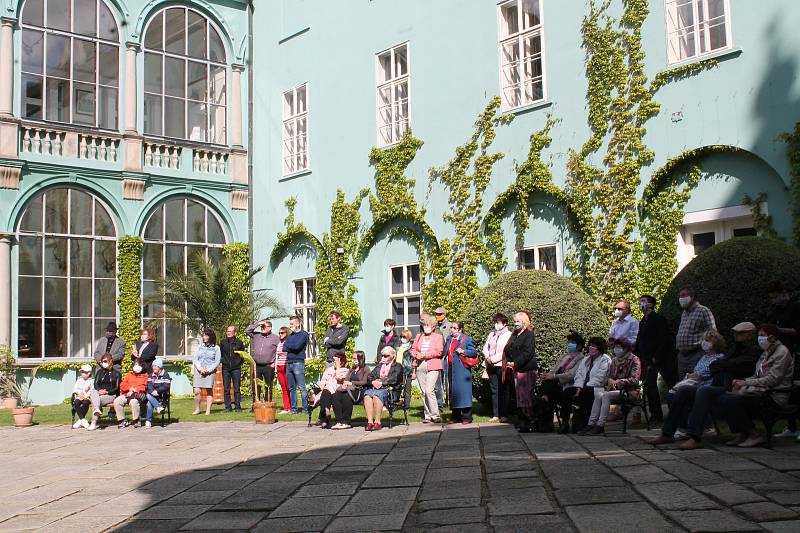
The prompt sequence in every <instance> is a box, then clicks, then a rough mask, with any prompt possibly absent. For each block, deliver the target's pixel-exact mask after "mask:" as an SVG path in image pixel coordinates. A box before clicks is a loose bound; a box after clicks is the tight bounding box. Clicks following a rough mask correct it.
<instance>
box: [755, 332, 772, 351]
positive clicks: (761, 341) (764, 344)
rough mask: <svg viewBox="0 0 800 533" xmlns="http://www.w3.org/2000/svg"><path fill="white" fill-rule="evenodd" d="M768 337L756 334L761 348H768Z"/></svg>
mask: <svg viewBox="0 0 800 533" xmlns="http://www.w3.org/2000/svg"><path fill="white" fill-rule="evenodd" d="M769 344H770V343H769V337H764V336H763V335H759V336H758V345H759V346H760V347H761V349H762V350H766V349H767V348H769Z"/></svg>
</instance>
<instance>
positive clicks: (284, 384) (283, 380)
mask: <svg viewBox="0 0 800 533" xmlns="http://www.w3.org/2000/svg"><path fill="white" fill-rule="evenodd" d="M275 369H276V370H277V372H278V383H280V385H281V392H283V409H284V410H287V409H291V408H292V404H291V403H290V400H289V379H288V378H287V377H286V365H282V366H276V367H275Z"/></svg>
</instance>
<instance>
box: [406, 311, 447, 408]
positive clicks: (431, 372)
mask: <svg viewBox="0 0 800 533" xmlns="http://www.w3.org/2000/svg"><path fill="white" fill-rule="evenodd" d="M436 326H437V322H436V319H435V318H433V317H432V316H430V315H425V316H424V318H423V319H422V333H419V334H417V337H416V338H415V339H414V344H413V345H412V346H411V355H412V356H414V366H415V368H416V374H417V383H419V387H420V389H422V395H423V396H422V399H423V402H424V408H425V418H423V419H422V422H423V423H430V422H436V423H439V422H441V421H442V419H441V417H440V416H439V404H438V402H437V401H436V382H437V381H438V379H439V374H441V372H442V354H443V353H444V339H443V338H442V336H441V334H440V333H439V332H438V331H437V330H436Z"/></svg>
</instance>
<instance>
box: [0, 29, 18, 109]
mask: <svg viewBox="0 0 800 533" xmlns="http://www.w3.org/2000/svg"><path fill="white" fill-rule="evenodd" d="M0 24H1V26H0V117H3V118H11V117H13V116H14V28H15V26H16V24H17V21H16V20H14V19H10V18H5V17H3V18H2V19H0Z"/></svg>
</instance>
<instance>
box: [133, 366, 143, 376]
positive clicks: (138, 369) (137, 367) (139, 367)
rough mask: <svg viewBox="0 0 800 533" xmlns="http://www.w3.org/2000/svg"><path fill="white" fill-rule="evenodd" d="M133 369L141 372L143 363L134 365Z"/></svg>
mask: <svg viewBox="0 0 800 533" xmlns="http://www.w3.org/2000/svg"><path fill="white" fill-rule="evenodd" d="M133 371H134V372H135V373H137V374H139V373H140V372H141V371H142V365H133Z"/></svg>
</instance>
